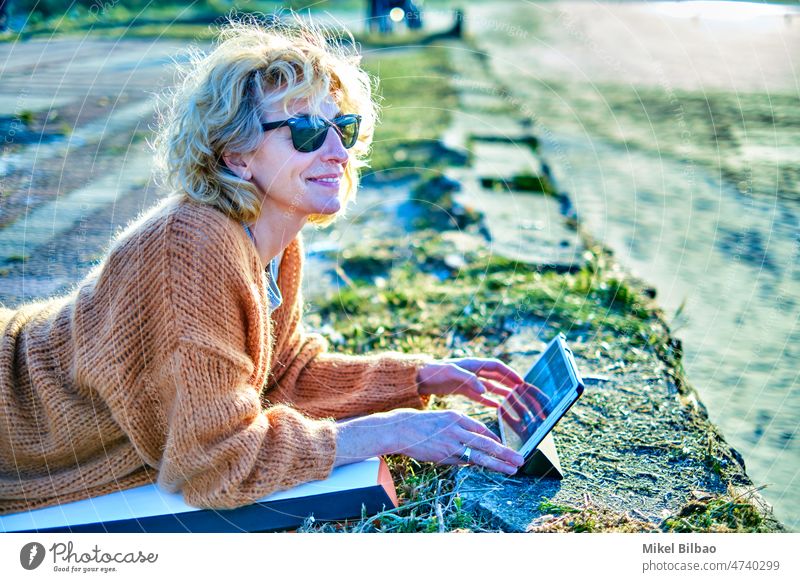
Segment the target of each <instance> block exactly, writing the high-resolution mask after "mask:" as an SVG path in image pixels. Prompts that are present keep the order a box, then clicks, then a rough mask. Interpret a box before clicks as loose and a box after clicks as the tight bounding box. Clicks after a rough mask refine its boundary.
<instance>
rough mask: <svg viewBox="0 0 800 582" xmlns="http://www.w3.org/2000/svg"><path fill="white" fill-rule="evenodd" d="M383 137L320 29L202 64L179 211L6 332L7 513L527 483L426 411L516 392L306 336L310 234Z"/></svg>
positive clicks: (170, 115)
mask: <svg viewBox="0 0 800 582" xmlns="http://www.w3.org/2000/svg"><path fill="white" fill-rule="evenodd" d="M374 125H375V108H374V105H373V103H372V98H371V93H370V82H369V78H368V77H367V75H366V74H365V73H364V72H363V71H362V70H361V69H360V68H359V67H358V66H357V60H355V58H354V57H349V56H347V54H346V53H345V51H344V49H342V48H339V47H336V46H331V45H329V44H326V41H325V39H324V37H323V35H322V34H321V33H320V32H319V31H317V30H315V29H312V28H311V27H309V26H294V27H291V28H289V27H274V28H271V29H269V30H266V29H263V28H260V27H259V26H258V25H256V24H255V23H252V22H250V23H238V24H232V25H231V26H229V27H228V28H227V29H226V31H225V32H224V33H223V35H222V38H221V40H220V43H219V44H218V46H217V47H216V48H215V50H214V51H213V52H212V53H211V54H210V55H208V56H206V57H203V56H199V55H196V56H195V57H194V58H193V60H192V62H191V63H190V64H189V65H188V66H187V68H186V72H185V75H184V78H183V81H182V83H181V85H180V87H179V89H178V90H177V91H176V92H175V94H174V95H173V99H172V101H171V104H170V106H169V107H168V111H167V112H166V115H165V116H164V119H163V127H162V129H161V133H160V136H159V140H158V145H159V152H160V158H159V159H160V160H161V161H162V162H163V165H164V167H165V170H166V175H167V177H168V179H169V183H170V184H171V185H172V186H173V187H174V190H175V194H174V195H172V196H170V197H168V198H167V199H166V200H165V201H164V202H162V203H161V204H159V205H158V206H157V207H156V208H154V209H153V210H151V211H150V212H148V213H147V214H146V215H145V216H144V217H142V218H141V219H140V220H139V221H138V222H137V223H136V224H133V225H132V226H130V227H129V228H128V229H127V230H126V232H124V233H123V234H122V235H121V236H120V237H119V238H118V240H117V241H116V242H115V244H114V245H113V247H112V248H111V250H110V252H109V254H108V256H107V258H106V260H105V261H104V262H103V263H102V264H101V265H99V266H98V267H97V268H96V269H95V270H94V271H93V272H92V273H91V274H90V275H89V276H88V277H87V278H86V279H85V280H84V281H83V283H82V284H81V285H80V286H79V288H78V289H77V290H76V291H75V292H74V293H73V294H71V295H69V296H68V297H64V298H59V299H53V300H50V301H46V302H41V303H36V304H32V305H26V306H23V307H21V308H19V309H17V310H15V311H10V310H2V311H0V330H2V344H1V345H0V513H11V512H16V511H21V510H25V509H32V508H36V507H43V506H47V505H53V504H57V503H64V502H68V501H72V500H75V499H81V498H86V497H91V496H97V495H101V494H104V493H108V492H111V491H116V490H119V489H125V488H129V487H133V486H137V485H142V484H145V483H150V482H154V481H155V482H157V483H158V484H159V485H160V486H161V487H162V488H164V489H166V490H168V491H181V492H182V493H183V495H184V498H185V500H186V502H187V503H189V504H191V505H194V506H197V507H210V508H233V507H237V506H240V505H244V504H247V503H250V502H252V501H254V500H256V499H258V498H261V497H263V496H265V495H268V494H269V493H271V492H273V491H276V490H279V489H286V488H289V487H293V486H295V485H297V484H299V483H302V482H305V481H310V480H316V479H324V478H325V477H327V476H328V474H329V473H330V471H331V469H332V468H333V467H335V466H337V465H341V464H345V463H350V462H355V461H359V460H363V459H365V458H368V457H371V456H374V455H380V454H387V453H402V454H406V455H409V456H411V457H414V458H416V459H419V460H422V461H435V462H437V463H448V464H455V463H463V462H469V463H472V464H475V465H480V466H484V467H487V468H489V469H493V470H497V471H503V472H505V473H509V474H511V473H513V472H515V470H516V469H517V467H518V466H519V465H520V464H521V463H522V458H521V457H520V456H519V455H518V454H517V453H515V452H513V451H511V450H510V449H507V448H505V447H503V446H502V445H501V444H499V443H498V441H497V439H496V437H495V436H494V435H493V434H492V433H491V432H490V431H489V430H488V429H486V427H485V426H483V425H482V424H481V423H479V422H477V421H475V420H473V419H470V418H469V417H467V416H465V415H462V414H459V413H457V412H454V411H436V412H435V411H424V410H414V409H421V408H424V406H425V402H426V400H427V398H428V396H429V395H431V394H455V393H460V394H464V395H466V396H469V397H471V398H473V399H475V400H477V401H479V402H483V403H486V404H494V403H493V401H492V400H490V399H488V398H486V396H485V395H484V393H485V392H486V391H487V390H488V391H490V392H494V393H495V394H498V395H505V394H507V393H508V392H509V390H510V387H513V386H515V385H517V384H518V383H520V382H521V381H522V379H521V378H520V377H519V375H518V374H517V373H516V372H514V371H513V370H511V369H510V368H508V367H506V366H505V365H504V364H502V363H501V362H498V361H496V360H484V359H461V360H452V361H434V360H433V359H432V358H430V357H428V356H408V355H404V354H399V353H385V354H379V355H374V356H368V357H354V356H343V355H336V354H332V353H329V352H328V351H327V344H326V342H325V340H324V339H323V338H322V337H321V336H319V335H316V334H309V333H306V332H305V331H304V330H303V326H302V322H301V317H302V312H301V307H302V299H301V294H300V285H301V278H302V262H303V249H302V241H301V238H300V229H301V228H302V227H303V225H304V224H305V223H306V222H307V221H310V222H313V223H316V224H326V223H329V222H330V221H332V220H333V219H334V218H335V216H336V215H337V213H339V212H340V211H341V209H342V208H344V206H345V205H346V203H347V201H348V199H349V198H351V197H352V196H353V194H354V192H355V189H356V183H357V170H358V166H359V165H360V164H362V162H360V160H361V158H362V157H363V156H364V155H365V153H366V150H367V148H368V147H369V144H370V141H371V138H372V132H373V128H374ZM387 411H388V412H387ZM354 417H357V418H354ZM346 418H349V419H350V420H345V421H343V422H340V423H337V422H335V420H337V419H346Z"/></svg>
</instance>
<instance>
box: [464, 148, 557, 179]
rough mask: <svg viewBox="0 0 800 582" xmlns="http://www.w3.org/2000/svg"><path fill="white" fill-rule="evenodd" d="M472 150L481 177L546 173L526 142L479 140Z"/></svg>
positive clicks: (493, 177) (477, 174)
mask: <svg viewBox="0 0 800 582" xmlns="http://www.w3.org/2000/svg"><path fill="white" fill-rule="evenodd" d="M470 150H471V152H472V158H473V160H474V163H473V168H474V172H475V175H476V176H477V177H478V178H480V179H491V180H511V179H512V178H514V177H515V176H543V175H544V170H543V168H542V162H541V160H540V159H539V158H538V157H537V156H535V155H534V153H533V152H532V151H531V149H530V147H528V146H527V145H525V144H516V143H502V142H499V143H497V142H495V143H493V142H484V141H477V142H473V144H472V147H471V148H470Z"/></svg>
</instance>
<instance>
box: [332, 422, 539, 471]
mask: <svg viewBox="0 0 800 582" xmlns="http://www.w3.org/2000/svg"><path fill="white" fill-rule="evenodd" d="M467 447H469V448H470V450H471V454H470V457H469V464H471V465H477V466H480V467H486V468H487V469H491V470H493V471H499V472H501V473H506V474H507V475H513V474H515V473H516V472H517V470H518V468H519V467H520V466H521V465H522V464H523V462H524V459H523V457H522V455H520V454H519V453H517V452H515V451H513V450H511V449H509V448H508V447H505V446H503V445H502V444H500V441H499V439H498V438H497V437H496V436H495V434H494V433H493V432H492V431H490V430H489V429H488V428H486V426H484V425H483V424H482V423H480V422H478V421H477V420H475V419H472V418H470V417H469V416H467V415H465V414H462V413H460V412H457V411H455V410H436V411H429V410H413V409H405V408H401V409H398V410H393V411H391V412H384V413H381V414H372V415H370V416H365V417H363V418H358V419H353V420H351V421H346V422H344V423H341V425H340V430H339V436H338V438H337V451H336V461H335V462H334V466H337V465H342V464H345V463H352V462H355V461H360V460H363V459H364V458H368V457H370V456H373V455H382V454H403V455H407V456H409V457H412V458H414V459H417V460H418V461H431V462H434V463H439V464H443V465H459V464H467V463H466V462H465V460H464V459H463V458H462V455H463V454H464V453H465V451H466V449H467Z"/></svg>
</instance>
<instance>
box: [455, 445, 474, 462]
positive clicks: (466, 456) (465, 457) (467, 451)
mask: <svg viewBox="0 0 800 582" xmlns="http://www.w3.org/2000/svg"><path fill="white" fill-rule="evenodd" d="M458 458H459V459H460V460H461V461H462V462H464V463H466V464H467V465H469V460H470V459H471V458H472V449H471V448H469V447H468V446H466V445H464V452H463V453H461V454H460V455H459V456H458Z"/></svg>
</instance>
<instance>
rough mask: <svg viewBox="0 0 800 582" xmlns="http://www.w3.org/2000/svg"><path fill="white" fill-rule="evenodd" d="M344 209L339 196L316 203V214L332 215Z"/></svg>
mask: <svg viewBox="0 0 800 582" xmlns="http://www.w3.org/2000/svg"><path fill="white" fill-rule="evenodd" d="M341 209H342V202H341V200H339V198H338V197H337V198H329V199H328V200H325V201H324V202H322V203H321V204H318V205H316V210H315V212H314V214H322V215H326V216H327V215H331V214H336V213H337V212H339V211H340V210H341Z"/></svg>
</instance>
